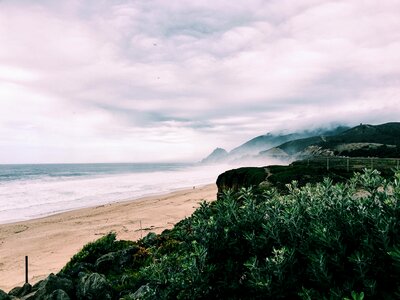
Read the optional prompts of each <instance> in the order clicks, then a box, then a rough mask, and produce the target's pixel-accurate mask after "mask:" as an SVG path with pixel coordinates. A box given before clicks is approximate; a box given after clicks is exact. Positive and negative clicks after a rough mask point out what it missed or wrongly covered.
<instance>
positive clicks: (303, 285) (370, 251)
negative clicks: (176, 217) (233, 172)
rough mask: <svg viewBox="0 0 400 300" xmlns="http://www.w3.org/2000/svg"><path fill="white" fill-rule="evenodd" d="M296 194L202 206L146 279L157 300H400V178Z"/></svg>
mask: <svg viewBox="0 0 400 300" xmlns="http://www.w3.org/2000/svg"><path fill="white" fill-rule="evenodd" d="M287 188H288V193H287V194H285V195H282V194H280V193H278V192H277V191H276V190H274V189H270V190H267V191H265V192H264V193H262V194H259V193H257V194H254V193H253V191H252V189H251V188H243V189H241V190H240V191H239V192H238V193H233V192H225V193H224V195H223V196H222V197H221V199H219V200H218V201H217V202H215V203H214V204H207V203H203V204H202V205H201V207H200V208H199V209H198V210H196V211H195V213H194V214H193V215H192V216H191V217H190V218H188V219H186V220H184V221H182V222H180V223H179V224H178V225H177V226H175V228H174V229H173V230H171V231H170V232H168V235H169V237H171V238H173V239H174V240H176V241H179V243H176V245H175V247H174V251H173V252H170V253H167V254H163V255H159V256H155V257H154V259H153V262H152V263H150V264H149V265H148V266H147V267H145V268H143V269H142V270H141V271H140V272H141V275H142V278H143V279H144V281H145V282H146V283H147V284H148V286H149V293H148V294H147V295H148V298H149V299H221V298H225V299H343V298H345V297H347V298H353V299H362V298H364V295H365V298H366V299H370V298H375V299H397V298H399V296H400V294H399V288H398V286H399V283H400V232H399V231H400V173H396V175H395V177H394V178H393V180H386V179H384V178H382V177H381V176H380V174H379V172H377V171H371V170H365V172H364V173H363V174H359V173H357V174H356V175H355V176H354V177H353V178H351V179H350V180H349V181H348V182H346V183H338V184H333V182H332V181H331V180H330V179H325V180H324V181H323V182H321V183H317V184H307V185H305V186H304V187H301V188H300V187H298V185H297V183H296V182H293V183H291V184H289V185H288V186H287Z"/></svg>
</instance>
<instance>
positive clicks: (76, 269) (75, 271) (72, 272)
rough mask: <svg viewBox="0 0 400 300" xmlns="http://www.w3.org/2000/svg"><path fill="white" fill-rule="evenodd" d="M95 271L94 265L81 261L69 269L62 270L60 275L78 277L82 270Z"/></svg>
mask: <svg viewBox="0 0 400 300" xmlns="http://www.w3.org/2000/svg"><path fill="white" fill-rule="evenodd" d="M93 271H94V265H92V264H89V263H84V262H81V263H76V264H75V265H74V266H72V267H70V268H69V269H68V270H67V271H61V272H60V273H59V275H64V276H67V277H71V278H76V277H78V275H79V273H81V272H83V273H89V272H90V273H91V272H93Z"/></svg>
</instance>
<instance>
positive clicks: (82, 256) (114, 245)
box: [62, 232, 134, 273]
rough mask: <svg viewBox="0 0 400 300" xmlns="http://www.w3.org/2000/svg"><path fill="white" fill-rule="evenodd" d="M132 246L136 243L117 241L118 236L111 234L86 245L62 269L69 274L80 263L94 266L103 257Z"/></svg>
mask: <svg viewBox="0 0 400 300" xmlns="http://www.w3.org/2000/svg"><path fill="white" fill-rule="evenodd" d="M132 245H134V242H130V241H117V240H116V234H115V233H114V232H110V233H108V234H107V235H105V236H103V237H101V238H99V239H98V240H96V241H94V242H91V243H88V244H87V245H85V246H84V247H83V248H82V250H81V251H79V252H78V253H77V254H75V255H74V256H73V257H72V258H71V260H70V261H69V262H68V263H67V264H66V266H65V267H64V268H63V269H62V272H65V273H66V272H68V270H69V269H71V268H72V267H73V266H74V265H76V264H78V263H88V264H94V263H95V262H96V260H97V259H98V258H99V257H101V256H102V255H104V254H107V253H110V252H115V251H118V250H122V249H126V248H128V247H129V246H132Z"/></svg>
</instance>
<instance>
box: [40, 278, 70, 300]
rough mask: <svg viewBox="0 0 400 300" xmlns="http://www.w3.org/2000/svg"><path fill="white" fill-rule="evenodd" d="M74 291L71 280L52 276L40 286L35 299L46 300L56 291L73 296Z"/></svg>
mask: <svg viewBox="0 0 400 300" xmlns="http://www.w3.org/2000/svg"><path fill="white" fill-rule="evenodd" d="M73 289H74V288H73V285H72V281H71V280H69V279H66V278H61V277H58V276H56V275H54V274H50V275H49V277H47V278H46V279H45V280H43V281H42V282H41V283H40V285H39V286H38V290H37V292H36V295H35V299H36V300H45V299H47V298H46V297H49V296H50V295H51V294H52V293H53V292H54V291H56V290H63V291H64V292H65V293H66V294H67V295H72V294H73ZM51 299H53V298H51Z"/></svg>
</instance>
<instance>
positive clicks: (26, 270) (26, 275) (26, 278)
mask: <svg viewBox="0 0 400 300" xmlns="http://www.w3.org/2000/svg"><path fill="white" fill-rule="evenodd" d="M25 283H29V282H28V256H25Z"/></svg>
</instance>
